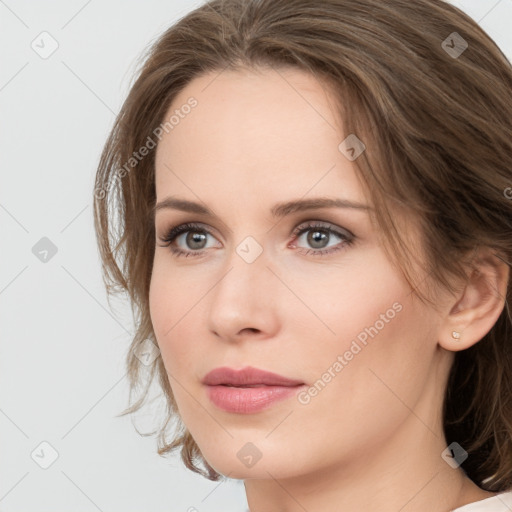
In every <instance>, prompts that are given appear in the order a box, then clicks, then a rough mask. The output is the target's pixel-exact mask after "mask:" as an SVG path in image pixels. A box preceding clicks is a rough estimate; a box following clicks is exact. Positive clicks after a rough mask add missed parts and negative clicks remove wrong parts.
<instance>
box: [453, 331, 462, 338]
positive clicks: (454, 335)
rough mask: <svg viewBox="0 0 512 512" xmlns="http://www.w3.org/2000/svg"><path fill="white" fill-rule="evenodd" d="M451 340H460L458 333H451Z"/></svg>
mask: <svg viewBox="0 0 512 512" xmlns="http://www.w3.org/2000/svg"><path fill="white" fill-rule="evenodd" d="M452 338H454V339H456V340H459V339H460V332H458V331H453V332H452Z"/></svg>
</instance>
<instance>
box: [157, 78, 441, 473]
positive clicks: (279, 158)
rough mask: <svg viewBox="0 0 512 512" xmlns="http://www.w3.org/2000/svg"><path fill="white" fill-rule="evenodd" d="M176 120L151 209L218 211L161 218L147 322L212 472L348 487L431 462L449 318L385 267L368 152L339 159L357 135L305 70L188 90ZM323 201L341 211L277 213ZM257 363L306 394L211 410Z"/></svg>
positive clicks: (237, 393) (236, 393) (234, 400)
mask: <svg viewBox="0 0 512 512" xmlns="http://www.w3.org/2000/svg"><path fill="white" fill-rule="evenodd" d="M191 97H193V98H194V99H195V101H196V102H197V104H196V102H195V101H189V99H190V98H191ZM191 104H194V105H195V106H194V107H193V108H188V107H184V106H185V105H191ZM176 110H178V112H175V111H176ZM173 113H174V114H175V116H176V117H175V118H174V121H173V129H172V130H169V131H168V133H164V135H163V137H162V139H161V141H160V143H159V145H158V148H157V154H156V193H157V203H159V204H160V203H162V202H163V201H165V200H166V199H168V198H172V199H175V200H177V199H179V200H182V201H189V202H193V203H197V205H198V208H199V207H202V208H204V209H208V210H209V211H210V212H211V213H210V214H207V213H205V212H199V211H196V212H192V211H182V210H181V209H178V208H173V207H171V205H170V204H169V203H168V204H167V207H166V206H165V205H163V206H161V207H159V208H157V211H156V215H155V228H156V249H155V259H154V266H153V273H152V279H151V290H150V310H151V318H152V322H153V327H154V331H155V335H156V338H157V341H158V345H159V348H160V351H161V355H162V358H163V361H164V364H165V368H166V370H167V372H168V374H169V382H170V385H171V387H172V391H173V394H174V396H175V399H176V402H177V405H178V408H179V412H180V415H181V417H182V419H183V421H184V423H185V425H186V426H187V428H188V430H189V431H190V433H191V435H192V436H193V438H194V439H195V441H196V442H197V444H198V446H199V448H200V449H201V451H202V453H203V455H204V457H205V458H206V459H207V460H208V462H209V463H210V465H211V466H213V467H214V468H215V469H216V470H217V471H218V472H219V473H223V474H225V475H228V474H229V476H230V477H231V478H244V479H245V478H269V474H271V475H272V476H273V477H275V478H279V477H281V478H284V477H291V476H294V475H301V474H306V473H311V472H313V471H322V470H324V469H328V468H330V467H331V468H332V467H334V466H336V467H338V468H344V470H346V471H349V472H351V474H354V473H353V472H354V471H356V470H357V469H358V468H363V467H364V464H365V463H363V461H364V460H365V459H366V461H367V460H368V459H367V457H368V456H369V455H371V456H372V458H374V459H375V460H377V459H378V457H379V454H382V453H383V450H388V451H389V450H391V449H396V450H397V452H396V453H397V454H398V453H399V448H400V443H401V441H404V440H405V439H406V438H407V439H409V441H410V439H411V437H409V436H414V439H415V440H416V441H417V442H418V443H424V445H425V447H426V449H429V446H430V447H431V444H430V445H429V443H431V442H432V439H433V438H434V435H433V434H434V432H436V434H437V433H439V432H440V425H441V423H440V419H439V417H438V411H439V410H440V407H441V400H442V396H443V389H444V386H445V384H446V382H445V376H446V373H447V371H448V368H449V363H450V362H451V361H450V360H449V356H448V355H447V354H449V355H451V353H448V352H445V351H442V350H441V349H440V348H439V346H438V345H437V342H436V339H437V338H436V336H437V329H438V328H439V325H440V318H439V314H437V313H435V312H434V310H433V309H431V308H429V307H427V306H425V305H424V304H422V303H421V302H420V301H419V299H417V298H416V297H415V295H414V294H413V293H411V292H412V290H411V288H410V287H409V286H408V285H407V284H406V282H405V281H404V280H403V278H402V277H401V275H400V273H399V271H398V270H397V269H396V268H395V267H394V266H393V265H392V264H391V262H390V261H389V260H388V258H387V257H386V256H385V253H384V249H383V247H382V245H381V241H380V239H379V230H378V228H377V227H376V226H375V225H374V224H373V223H372V220H371V216H370V214H371V210H369V209H367V207H368V208H371V207H372V205H371V204H370V203H369V201H368V199H367V198H366V197H365V194H364V192H363V188H362V186H361V185H360V183H359V181H358V179H357V176H356V173H355V169H354V164H353V162H352V161H351V160H350V159H349V158H348V157H351V158H353V156H357V150H358V149H360V146H357V145H356V146H354V139H349V141H348V143H347V145H346V146H343V145H342V146H341V149H340V143H341V142H342V141H343V140H344V139H346V138H347V137H348V136H349V135H350V134H343V132H342V131H341V129H340V123H339V122H338V121H337V115H336V113H335V110H334V107H333V102H332V100H331V101H330V100H329V95H328V94H327V92H326V91H325V89H324V88H322V86H321V85H320V83H319V82H317V81H316V80H315V79H314V77H312V76H311V75H309V74H306V73H304V72H302V71H299V70H286V71H285V70H280V71H279V72H276V71H273V70H272V71H271V70H267V69H265V70H260V71H259V72H258V73H257V74H255V73H253V72H233V71H225V72H222V73H220V74H219V73H218V72H216V73H210V74H208V75H205V76H202V77H200V78H198V79H196V80H195V81H193V82H192V83H190V84H189V85H188V86H187V87H186V89H184V90H183V91H182V93H181V94H180V95H179V96H178V97H177V98H176V99H175V101H174V103H173V105H172V106H171V108H170V109H169V112H168V114H167V115H166V120H167V119H169V118H170V117H171V115H173ZM356 135H357V134H356ZM363 143H364V141H363ZM350 147H353V148H355V153H354V155H353V154H352V153H353V152H351V151H350ZM368 149H369V148H368V147H367V148H366V150H368ZM314 199H330V200H341V201H345V202H346V204H345V206H343V204H341V205H340V206H337V207H327V206H323V207H316V208H310V209H302V208H300V209H299V208H286V207H285V208H278V209H277V213H279V215H276V216H274V215H273V210H274V209H275V208H276V206H277V205H281V204H282V203H288V202H294V201H313V200H314ZM354 205H359V206H358V207H355V206H354ZM310 206H311V205H310ZM186 223H193V224H194V226H192V227H190V226H189V227H188V228H185V229H188V231H185V232H182V233H180V234H178V235H177V237H176V238H175V239H174V240H173V241H172V242H171V244H170V246H169V245H168V244H167V243H166V242H163V241H162V240H164V239H165V237H166V236H167V235H168V232H169V230H170V229H171V228H173V227H177V226H181V225H183V224H186ZM311 226H313V227H311ZM299 231H300V232H301V233H300V234H298V232H299ZM173 249H174V250H180V251H183V253H182V254H177V253H173ZM443 352H444V353H443ZM248 366H250V367H254V368H258V369H261V370H266V371H269V372H273V373H275V374H279V375H282V376H284V377H287V378H288V379H292V380H294V381H298V382H299V383H303V385H301V386H297V387H294V388H292V387H288V388H287V389H284V391H287V393H286V394H284V395H283V396H281V399H279V400H274V401H270V402H268V401H265V400H266V399H267V398H268V391H269V390H270V389H273V390H274V391H275V392H276V393H279V392H280V391H283V388H278V387H274V388H270V387H267V388H265V389H262V385H261V384H260V386H259V387H258V386H257V387H258V388H259V389H254V388H253V389H252V390H250V389H248V388H245V390H244V389H240V388H233V387H227V386H221V387H220V386H218V387H217V388H215V389H216V390H217V391H216V394H217V396H220V395H222V396H221V398H222V397H224V399H225V400H227V401H228V402H229V400H231V404H232V409H229V407H228V406H227V405H226V404H223V403H222V402H214V401H212V400H211V398H210V391H211V390H212V388H210V387H208V386H206V385H204V384H203V383H202V380H203V378H204V377H205V376H206V374H207V373H208V372H210V371H211V370H213V369H215V368H218V367H230V368H232V369H236V370H238V369H242V368H245V367H248ZM265 391H267V393H266V392H265ZM258 394H260V395H258ZM256 395H258V396H260V398H261V397H263V398H262V401H258V398H255V399H254V401H251V398H250V397H251V396H252V397H254V396H256ZM243 397H245V398H243ZM239 399H240V400H241V401H240V402H238V400H239ZM237 404H238V408H237ZM413 409H414V412H413ZM359 464H361V466H359Z"/></svg>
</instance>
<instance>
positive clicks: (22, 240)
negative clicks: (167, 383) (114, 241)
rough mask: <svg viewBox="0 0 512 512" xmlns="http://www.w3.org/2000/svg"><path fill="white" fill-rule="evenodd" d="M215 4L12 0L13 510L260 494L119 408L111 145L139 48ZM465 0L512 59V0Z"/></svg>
mask: <svg viewBox="0 0 512 512" xmlns="http://www.w3.org/2000/svg"><path fill="white" fill-rule="evenodd" d="M319 1H320V0H319ZM383 1H385V0H383ZM201 3H202V2H200V1H197V2H196V1H192V0H168V1H164V0H146V1H144V2H142V1H139V2H136V1H134V0H129V1H127V0H125V1H120V0H104V1H100V0H89V1H87V0H67V1H64V0H52V1H44V0H41V1H35V0H33V1H28V0H0V43H1V46H0V52H1V61H0V108H1V109H0V112H1V116H0V148H1V151H0V162H1V165H0V169H1V179H2V185H1V187H0V222H1V230H2V243H1V244H0V251H1V262H2V264H1V265H0V314H1V336H0V454H1V455H0V511H3V512H58V511H73V512H89V511H91V512H94V511H102V512H110V511H121V510H122V511H123V512H135V511H142V510H145V511H151V512H161V511H170V512H180V511H183V512H190V511H192V510H194V509H195V511H197V512H227V511H235V512H239V511H240V512H242V511H244V510H245V508H246V499H245V493H244V487H243V482H242V481H238V480H228V481H226V482H221V483H217V482H211V481H209V480H207V479H205V478H203V477H201V476H199V475H197V474H195V473H192V472H190V471H188V470H186V469H185V467H184V466H183V465H182V463H181V460H180V459H179V456H178V455H174V456H169V457H167V458H163V457H160V456H158V454H157V453H156V439H155V438H154V437H142V436H140V435H139V434H138V433H137V432H136V431H135V429H134V426H133V424H132V420H131V419H130V418H129V417H124V418H118V417H116V415H117V414H119V413H120V412H121V411H122V409H123V408H124V407H126V405H127V404H128V386H127V380H126V378H125V368H124V360H125V354H126V351H127V349H128V346H129V343H130V339H131V338H130V337H131V334H132V331H133V323H132V319H131V314H130V308H129V306H128V304H127V303H123V302H118V303H117V302H114V303H113V306H114V310H113V311H112V310H111V309H110V308H109V305H108V303H107V300H106V294H105V290H104V288H103V283H102V280H101V273H100V263H99V258H98V252H97V248H96V241H95V237H94V231H93V223H92V201H91V199H92V190H93V182H94V181H93V180H94V175H95V171H96V166H97V164H98V159H99V154H100V151H101V149H102V146H103V143H104V141H105V139H106V136H107V134H108V132H109V130H110V128H111V126H112V123H113V121H114V118H115V114H116V113H117V112H118V111H119V109H120V107H121V105H122V102H123V100H124V98H125V97H126V94H127V92H128V88H129V84H130V83H131V82H130V81H131V79H132V76H133V72H134V70H135V65H136V61H137V59H138V58H139V57H140V56H141V54H142V53H143V52H144V50H145V49H146V48H147V47H148V45H149V44H150V43H151V42H153V41H154V40H155V39H156V38H157V37H158V36H159V35H160V34H161V33H162V32H163V31H164V30H165V29H166V28H167V27H168V26H170V25H171V24H172V23H174V22H175V21H176V20H178V19H179V18H180V17H182V16H183V15H184V14H185V13H186V12H188V11H190V10H192V9H193V8H195V7H197V6H198V5H200V4H201ZM453 3H455V4H456V5H458V6H459V7H461V8H462V9H463V10H465V11H466V12H467V13H468V14H470V15H471V16H472V17H473V18H474V19H475V20H476V21H478V22H479V23H480V25H481V26H482V27H483V28H484V29H485V30H486V31H487V32H488V33H489V34H490V35H491V37H492V38H493V39H494V40H495V41H496V43H497V44H498V45H499V46H500V47H501V48H502V50H503V51H504V53H505V54H506V55H507V56H508V58H509V59H510V60H512V31H511V30H510V28H511V27H512V0H500V1H498V0H458V1H454V2H453ZM447 35H448V34H447ZM56 45H58V46H56ZM52 51H53V53H51V55H49V56H48V55H46V54H45V52H46V53H50V52H52ZM155 414H156V413H155ZM151 419H152V418H151V414H149V415H146V416H145V417H144V416H140V421H139V423H138V425H142V427H140V428H142V429H144V428H145V427H149V428H151V427H152V426H154V425H155V424H154V423H153V422H152V421H151ZM146 430H147V429H146ZM44 466H48V467H47V468H46V469H45V468H44ZM192 507H194V508H192Z"/></svg>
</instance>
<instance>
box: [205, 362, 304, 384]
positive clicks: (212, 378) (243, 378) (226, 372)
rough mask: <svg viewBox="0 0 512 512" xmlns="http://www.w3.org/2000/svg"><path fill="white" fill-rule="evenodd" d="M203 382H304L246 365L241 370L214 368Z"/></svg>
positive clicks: (224, 367) (223, 367) (225, 367)
mask: <svg viewBox="0 0 512 512" xmlns="http://www.w3.org/2000/svg"><path fill="white" fill-rule="evenodd" d="M202 383H203V384H206V385H207V386H217V385H220V384H223V385H225V386H237V387H242V386H251V385H258V384H259V385H264V386H286V387H291V386H298V385H300V384H304V382H302V381H300V380H294V379H288V378H287V377H284V376H282V375H278V374H277V373H272V372H267V371H265V370H260V369H258V368H253V367H252V366H247V367H245V368H242V369H241V370H235V369H234V368H229V367H227V366H222V367H220V368H215V369H214V370H212V371H211V372H209V373H207V374H206V375H205V376H204V378H203V380H202Z"/></svg>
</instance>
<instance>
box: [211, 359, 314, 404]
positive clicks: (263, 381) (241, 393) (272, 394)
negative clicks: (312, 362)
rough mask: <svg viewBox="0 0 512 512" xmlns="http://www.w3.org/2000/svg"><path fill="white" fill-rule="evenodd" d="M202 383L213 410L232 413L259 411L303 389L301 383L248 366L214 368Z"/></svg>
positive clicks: (302, 383)
mask: <svg viewBox="0 0 512 512" xmlns="http://www.w3.org/2000/svg"><path fill="white" fill-rule="evenodd" d="M202 383H203V384H205V385H206V386H207V394H208V397H209V399H210V400H211V401H212V402H213V403H214V404H215V405H216V406H217V407H219V408H220V409H223V410H224V411H228V412H235V413H252V412H258V411H261V410H263V409H266V408H268V407H270V406H271V405H272V404H273V403H274V402H276V401H278V400H283V399H285V398H288V397H290V396H292V395H294V394H296V393H297V391H298V390H299V388H303V387H304V386H305V384H304V382H302V381H299V380H293V379H288V378H287V377H283V376H282V375H277V374H275V373H271V372H267V371H264V370H258V369H257V368H252V367H246V368H243V369H242V370H234V369H232V368H227V367H222V368H216V369H215V370H212V371H211V372H209V373H208V374H206V376H205V377H204V378H203V380H202ZM248 386H250V387H248Z"/></svg>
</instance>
